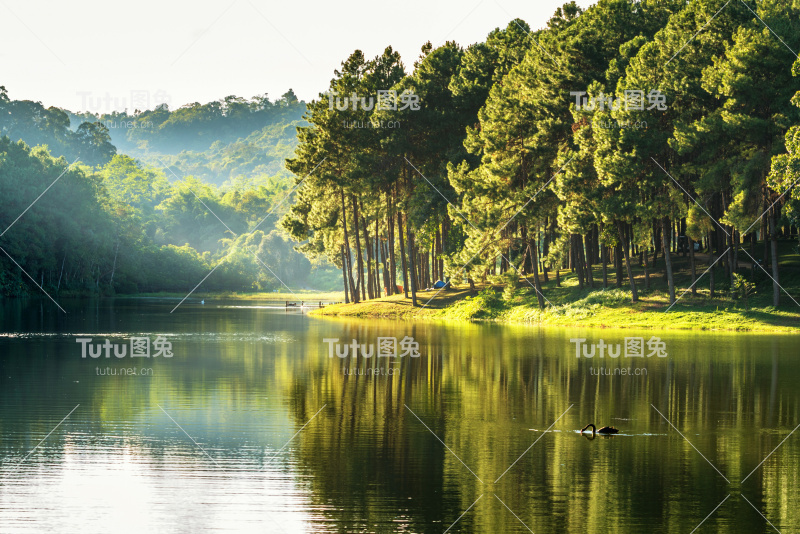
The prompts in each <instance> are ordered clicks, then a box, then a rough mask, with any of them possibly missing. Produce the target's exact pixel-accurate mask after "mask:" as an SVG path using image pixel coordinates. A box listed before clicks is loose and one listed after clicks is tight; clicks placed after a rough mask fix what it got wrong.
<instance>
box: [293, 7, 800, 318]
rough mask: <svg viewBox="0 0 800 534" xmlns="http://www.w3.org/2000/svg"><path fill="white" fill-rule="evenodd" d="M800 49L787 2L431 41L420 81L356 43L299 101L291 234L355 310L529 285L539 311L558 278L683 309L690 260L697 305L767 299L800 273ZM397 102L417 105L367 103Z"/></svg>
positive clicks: (559, 17) (630, 12) (417, 67)
mask: <svg viewBox="0 0 800 534" xmlns="http://www.w3.org/2000/svg"><path fill="white" fill-rule="evenodd" d="M798 49H800V2H798V1H797V0H794V2H791V1H787V0H763V1H760V2H758V3H756V2H754V1H752V0H744V1H740V2H727V3H726V2H725V0H695V1H692V2H686V1H684V0H642V1H633V0H601V1H599V2H598V3H597V4H596V5H594V6H592V7H590V8H588V9H586V10H582V9H581V8H579V7H578V6H577V5H576V4H575V3H574V2H572V3H568V4H565V5H564V6H563V7H562V8H559V9H558V10H557V11H556V12H555V14H554V15H553V17H552V18H551V19H550V20H549V22H548V23H547V26H546V27H545V28H543V29H541V30H537V31H532V30H531V29H530V28H529V27H528V25H527V24H526V23H525V22H524V21H522V20H519V19H517V20H513V21H511V23H509V24H508V26H507V27H506V28H505V29H497V30H495V31H493V32H491V33H490V34H489V36H488V38H487V39H486V41H485V42H482V43H477V44H475V45H472V46H469V47H467V48H463V47H461V46H459V45H458V44H456V43H454V42H447V43H445V44H444V45H442V46H440V47H438V48H433V47H432V46H431V45H430V43H428V44H426V45H425V46H423V48H422V55H421V56H420V58H419V59H418V60H417V61H416V62H415V63H414V68H413V70H412V71H411V72H410V73H409V72H406V68H405V66H404V65H403V63H402V62H401V60H400V57H399V55H398V54H397V53H395V52H394V51H393V50H392V48H387V49H386V51H385V52H384V53H383V54H382V55H380V56H378V57H375V58H374V59H367V58H366V57H365V56H364V54H363V53H362V52H361V51H356V52H354V53H353V54H352V55H351V56H350V57H349V58H347V60H346V61H344V62H343V63H342V66H341V68H340V69H339V70H337V71H336V73H335V77H334V78H333V79H332V80H331V83H330V87H329V88H328V92H327V93H324V94H321V95H320V98H319V99H318V100H315V101H312V102H311V103H310V104H309V105H308V113H307V115H306V121H307V122H308V123H309V124H308V126H305V127H301V128H300V129H299V139H300V145H299V147H298V150H297V155H296V157H294V158H293V159H291V160H290V161H289V162H288V166H289V168H290V169H291V170H292V171H293V172H295V174H296V175H297V177H298V178H297V180H298V183H301V186H300V188H299V190H298V195H297V198H296V201H295V203H294V205H293V206H292V210H291V212H290V213H289V214H288V215H287V216H286V218H285V219H284V220H283V226H284V227H285V228H286V229H287V230H288V231H289V232H290V233H291V235H292V236H293V237H294V238H295V239H296V240H298V241H303V242H304V244H303V245H302V246H301V247H300V248H301V249H302V250H303V251H304V252H305V253H306V254H307V255H309V257H326V258H327V259H328V261H330V262H331V263H334V264H336V265H337V266H338V267H339V268H341V269H342V270H341V278H342V281H343V286H344V288H345V290H346V292H347V298H348V300H351V301H355V302H358V301H361V300H365V299H369V298H374V297H377V296H380V295H381V294H382V293H384V290H385V288H390V289H389V290H390V292H393V293H394V292H405V294H406V296H407V297H408V296H409V293H410V296H411V298H412V299H414V304H416V300H417V299H416V291H418V290H419V289H421V288H428V287H431V285H432V283H434V282H435V281H436V280H437V279H447V278H448V277H451V278H452V280H453V281H454V282H455V283H461V282H462V280H465V281H467V282H469V284H470V285H471V286H473V287H474V284H475V283H476V282H479V281H480V282H486V281H487V279H488V280H489V281H492V280H494V281H504V280H505V281H509V282H512V283H517V282H519V281H520V277H519V276H520V275H523V276H525V280H524V281H523V282H522V283H523V285H524V282H528V283H529V284H530V285H531V289H530V290H531V291H532V292H535V293H536V294H537V295H538V304H539V306H540V307H544V306H545V305H546V304H547V295H546V292H545V291H542V289H541V288H542V283H543V282H545V283H547V282H548V281H551V280H552V278H555V279H556V283H558V282H559V279H560V276H561V270H562V269H569V270H570V271H571V272H572V273H574V276H575V277H577V279H578V284H579V286H580V288H581V289H583V288H587V289H591V288H593V287H598V288H599V287H607V286H608V285H609V284H616V286H617V287H621V286H625V285H628V286H629V288H630V295H631V298H632V300H633V301H634V302H636V301H637V300H638V298H639V293H640V292H641V291H647V290H648V289H649V288H650V287H651V283H652V284H655V283H656V282H658V283H661V280H662V279H663V281H664V282H663V283H664V287H665V291H668V294H669V300H670V301H672V302H674V301H675V299H676V290H677V289H683V288H685V287H688V286H689V284H688V283H687V284H686V285H684V286H683V288H676V282H675V279H676V277H677V276H678V274H679V273H676V272H675V271H676V270H677V268H673V267H674V265H675V263H676V259H677V257H678V256H680V257H681V258H685V260H688V261H682V262H681V268H682V269H683V273H682V274H685V277H686V278H687V279H688V280H690V281H691V282H690V283H692V284H693V285H692V286H691V287H692V288H693V292H697V291H702V292H703V293H704V294H705V295H707V296H710V297H714V296H715V295H716V294H717V292H720V291H722V290H723V289H724V290H729V289H731V288H732V287H739V286H741V287H744V288H746V290H747V291H750V290H751V286H750V285H749V284H757V285H758V288H757V291H759V292H762V293H764V294H769V295H770V296H771V299H770V300H771V302H772V304H773V305H776V306H777V305H778V304H779V303H780V298H781V296H782V291H781V285H780V282H781V280H782V276H784V275H785V274H786V273H790V272H794V271H797V269H798V267H800V266H798V265H797V262H796V261H795V262H794V264H793V265H787V264H786V262H785V261H784V260H785V259H787V258H788V257H790V256H793V257H794V258H795V259H796V257H797V246H798V231H797V229H798V226H799V225H800V189H798V188H797V187H795V185H796V182H797V181H798V179H800V155H798V149H799V148H800V61H799V60H798V59H797V55H796V53H795V51H796V50H798ZM387 89H391V90H393V91H394V92H395V93H396V94H397V95H402V94H403V93H404V92H405V93H406V95H408V94H414V95H416V96H417V97H418V98H419V102H420V107H419V109H418V110H413V109H411V108H408V107H406V109H401V108H403V107H404V106H401V105H399V104H400V103H402V102H403V98H401V97H399V96H398V98H397V101H396V103H397V104H398V105H397V106H394V105H384V106H378V105H370V99H371V98H372V97H373V96H375V95H376V94H378V91H381V90H387ZM406 100H407V99H406ZM387 108H388V109H387ZM392 108H396V109H392ZM306 176H308V177H306ZM779 244H780V246H779ZM782 250H788V253H787V254H788V255H782V254H781V253H779V251H782ZM598 266H601V267H602V268H601V269H599V268H598ZM762 268H763V269H762ZM634 269H636V270H637V272H642V271H643V273H642V276H640V277H638V284H637V283H636V280H637V276H635V275H634ZM707 270H708V271H709V272H708V276H705V277H704V278H703V279H702V281H701V282H700V283H699V284H694V282H695V281H697V280H698V279H699V278H700V276H701V275H702V274H704V273H705V271H707ZM600 273H602V275H601V276H602V281H601V280H597V279H596V278H595V277H597V276H600ZM662 277H663V278H662ZM609 279H610V281H609ZM626 279H627V280H626ZM398 286H403V288H402V291H401V290H400V288H399V287H398ZM698 286H699V287H698ZM534 288H535V289H534ZM426 298H427V297H426Z"/></svg>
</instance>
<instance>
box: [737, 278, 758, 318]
mask: <svg viewBox="0 0 800 534" xmlns="http://www.w3.org/2000/svg"><path fill="white" fill-rule="evenodd" d="M732 289H733V294H734V296H735V298H737V299H741V300H743V301H744V309H746V310H749V309H750V303H749V301H750V296H751V295H752V294H753V293H754V292H755V290H756V285H755V284H754V283H753V282H749V281H748V280H747V279H746V278H745V277H744V276H742V275H740V274H739V273H733V288H732Z"/></svg>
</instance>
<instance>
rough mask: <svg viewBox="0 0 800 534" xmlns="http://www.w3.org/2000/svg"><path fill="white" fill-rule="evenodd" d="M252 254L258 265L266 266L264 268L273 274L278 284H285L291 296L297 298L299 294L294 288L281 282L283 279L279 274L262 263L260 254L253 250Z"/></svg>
mask: <svg viewBox="0 0 800 534" xmlns="http://www.w3.org/2000/svg"><path fill="white" fill-rule="evenodd" d="M250 252H252V253H253V257H254V258H255V259H256V261H257V262H258V263H260V264H261V265H263V266H264V268H266V269H267V270H268V271H269V272H271V273H272V276H274V277H275V278H277V280H278V282H280V283H281V284H283V287H285V288H286V289H288V290H289V293H291V294H292V295H294V296H297V293H295V292H294V291H292V288H291V287H289V286H287V285H286V283H285V282H284V281H283V280H281V277H280V276H278V275H277V274H275V271H273V270H272V269H270V268H269V265H267V264H266V263H264V262H263V261H261V258H259V257H258V253H257V252H255V251H253V250H251V251H250Z"/></svg>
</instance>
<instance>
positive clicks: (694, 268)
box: [686, 236, 697, 296]
mask: <svg viewBox="0 0 800 534" xmlns="http://www.w3.org/2000/svg"><path fill="white" fill-rule="evenodd" d="M686 241H687V242H688V243H689V264H690V266H691V269H692V295H693V296H696V295H697V265H696V264H695V262H694V240H693V239H692V238H691V237H689V236H686Z"/></svg>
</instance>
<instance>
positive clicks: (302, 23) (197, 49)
mask: <svg viewBox="0 0 800 534" xmlns="http://www.w3.org/2000/svg"><path fill="white" fill-rule="evenodd" d="M564 2H565V0H465V1H457V0H436V1H419V0H406V1H404V2H392V3H385V4H381V3H380V2H377V1H364V0H354V1H350V2H346V3H342V2H330V1H328V2H325V1H322V0H316V1H306V0H292V1H284V2H269V1H264V0H219V1H201V0H195V1H183V0H161V1H156V0H138V1H136V2H113V3H112V2H109V1H108V0H70V1H67V2H53V1H52V0H44V1H41V0H21V1H20V0H0V43H2V45H3V46H2V47H0V85H4V86H5V87H6V89H7V90H8V92H9V97H10V98H12V99H15V100H34V101H41V102H42V103H43V104H44V105H45V106H58V107H62V108H66V109H70V110H72V111H92V112H95V113H107V112H111V111H114V110H117V111H122V110H123V109H125V108H129V109H131V110H132V109H133V108H140V109H146V108H147V109H149V108H152V107H154V106H155V105H156V104H159V103H161V102H166V103H168V104H169V106H170V108H171V109H174V108H176V107H180V106H182V105H184V104H188V103H192V102H200V103H205V102H209V101H212V100H217V99H220V98H223V97H225V96H228V95H236V96H243V97H247V98H249V97H252V96H254V95H260V94H264V93H266V94H268V95H269V97H270V98H271V99H273V100H274V99H276V98H279V97H280V96H281V95H282V94H284V93H285V92H286V91H287V90H289V89H290V88H291V89H293V90H294V92H295V93H296V94H297V96H298V97H299V98H300V99H302V100H306V101H310V100H311V99H314V98H318V95H319V93H321V92H324V91H325V90H326V88H327V87H328V84H329V82H330V80H331V78H332V77H333V71H334V69H336V68H337V67H339V65H340V64H341V62H342V61H344V60H345V59H346V58H347V57H348V56H349V55H350V54H351V53H352V52H353V51H354V50H356V49H360V50H362V51H363V52H364V54H365V55H366V57H368V58H372V57H375V56H377V55H379V54H381V53H382V52H383V50H384V49H385V48H386V47H387V46H392V47H393V48H394V49H395V50H396V51H398V52H400V54H401V56H402V58H403V62H404V63H405V65H406V70H407V71H409V72H410V71H411V70H412V68H413V64H414V61H415V60H416V59H417V58H418V57H419V54H420V48H421V46H422V45H423V44H424V43H425V42H426V41H429V40H430V41H431V42H432V43H433V45H434V46H438V45H441V44H443V43H444V42H445V41H447V40H455V41H456V42H458V43H459V44H461V45H462V46H467V45H469V44H472V43H475V42H479V41H483V40H485V38H486V36H487V34H488V33H489V32H490V31H492V30H493V29H495V28H497V27H506V26H507V25H508V23H509V22H510V21H511V20H512V19H514V18H516V17H519V18H521V19H523V20H525V21H526V22H528V24H529V25H530V26H531V27H532V28H534V29H537V28H541V27H544V26H545V24H546V22H547V20H548V19H549V18H550V17H551V16H552V14H553V12H554V11H555V9H556V8H557V7H558V6H560V5H563V3H564ZM577 3H578V5H580V6H582V7H588V6H589V5H591V4H593V3H594V0H578V1H577Z"/></svg>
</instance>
